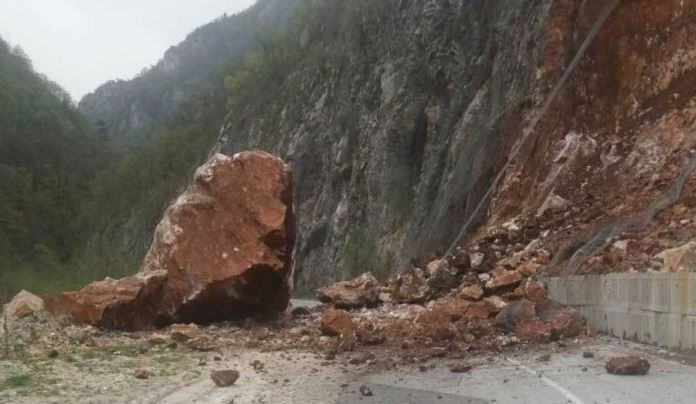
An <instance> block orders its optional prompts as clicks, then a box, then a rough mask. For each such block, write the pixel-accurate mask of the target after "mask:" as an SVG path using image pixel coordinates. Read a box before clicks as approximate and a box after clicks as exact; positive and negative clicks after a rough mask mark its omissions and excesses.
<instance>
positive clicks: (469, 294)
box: [459, 285, 483, 301]
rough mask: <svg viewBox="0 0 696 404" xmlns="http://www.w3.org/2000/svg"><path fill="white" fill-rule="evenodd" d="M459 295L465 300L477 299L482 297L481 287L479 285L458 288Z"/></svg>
mask: <svg viewBox="0 0 696 404" xmlns="http://www.w3.org/2000/svg"><path fill="white" fill-rule="evenodd" d="M459 296H460V297H461V298H463V299H466V300H471V301H478V300H481V298H482V297H483V288H481V286H479V285H471V286H465V287H463V288H460V289H459Z"/></svg>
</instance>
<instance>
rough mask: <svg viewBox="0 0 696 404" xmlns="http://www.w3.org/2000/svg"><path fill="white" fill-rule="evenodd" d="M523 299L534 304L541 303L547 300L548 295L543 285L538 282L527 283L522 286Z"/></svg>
mask: <svg viewBox="0 0 696 404" xmlns="http://www.w3.org/2000/svg"><path fill="white" fill-rule="evenodd" d="M522 294H523V295H524V297H525V298H526V299H527V300H529V301H531V302H534V303H542V302H545V301H547V300H548V293H547V292H546V288H545V287H544V284H543V283H541V282H539V281H528V282H526V283H525V284H524V285H522Z"/></svg>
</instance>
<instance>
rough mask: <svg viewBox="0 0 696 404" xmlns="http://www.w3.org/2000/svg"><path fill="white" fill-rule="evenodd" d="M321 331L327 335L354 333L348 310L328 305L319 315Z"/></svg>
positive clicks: (353, 323)
mask: <svg viewBox="0 0 696 404" xmlns="http://www.w3.org/2000/svg"><path fill="white" fill-rule="evenodd" d="M320 328H321V332H322V333H324V334H325V335H329V336H338V335H344V334H345V335H347V334H350V335H352V334H354V333H355V330H356V325H355V322H354V321H353V317H351V315H350V314H348V312H346V311H343V310H340V309H334V308H331V307H329V308H328V309H326V310H324V312H323V313H322V315H321V326H320Z"/></svg>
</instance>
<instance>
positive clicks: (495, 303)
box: [483, 295, 507, 314]
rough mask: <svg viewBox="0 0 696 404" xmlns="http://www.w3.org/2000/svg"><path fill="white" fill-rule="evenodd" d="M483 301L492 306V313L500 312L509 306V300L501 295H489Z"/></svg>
mask: <svg viewBox="0 0 696 404" xmlns="http://www.w3.org/2000/svg"><path fill="white" fill-rule="evenodd" d="M483 301H484V302H485V303H486V304H488V306H490V307H491V313H493V314H498V313H500V311H501V310H503V309H504V308H505V306H507V302H506V301H505V300H503V298H502V297H500V296H496V295H493V296H488V297H487V298H485V299H483Z"/></svg>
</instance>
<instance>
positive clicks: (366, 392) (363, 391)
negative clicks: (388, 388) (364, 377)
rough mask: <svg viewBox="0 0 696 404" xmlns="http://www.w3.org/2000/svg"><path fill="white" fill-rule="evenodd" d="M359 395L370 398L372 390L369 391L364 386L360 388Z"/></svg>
mask: <svg viewBox="0 0 696 404" xmlns="http://www.w3.org/2000/svg"><path fill="white" fill-rule="evenodd" d="M359 390H360V394H362V395H363V396H364V397H371V396H372V390H370V388H369V387H367V386H365V385H364V384H363V385H362V386H360V389H359Z"/></svg>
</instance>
